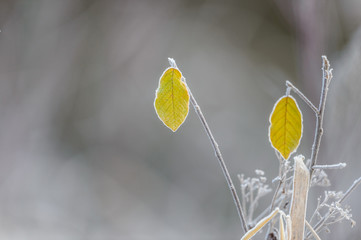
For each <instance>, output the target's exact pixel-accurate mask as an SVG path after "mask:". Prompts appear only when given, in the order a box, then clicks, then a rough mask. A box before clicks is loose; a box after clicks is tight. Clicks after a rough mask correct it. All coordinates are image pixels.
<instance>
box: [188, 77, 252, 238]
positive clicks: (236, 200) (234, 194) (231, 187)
mask: <svg viewBox="0 0 361 240" xmlns="http://www.w3.org/2000/svg"><path fill="white" fill-rule="evenodd" d="M184 82H185V79H184ZM187 88H188V93H189V97H190V102H191V103H192V105H193V107H194V110H195V112H196V114H197V115H198V117H199V119H200V121H201V123H202V125H203V128H204V130H205V131H206V133H207V135H208V138H209V140H210V141H211V144H212V147H213V150H214V152H215V155H216V157H217V159H218V161H219V164H220V165H221V168H222V171H223V174H224V177H225V178H226V181H227V184H228V187H229V190H230V191H231V194H232V197H233V201H234V204H235V205H236V208H237V212H238V215H239V218H240V221H241V224H242V227H243V230H244V232H247V231H248V227H247V224H246V218H245V216H244V213H243V209H242V206H241V202H240V200H239V197H238V195H237V191H236V188H235V186H234V184H233V181H232V178H231V176H230V174H229V172H228V169H227V166H226V163H225V162H224V160H223V157H222V154H221V151H220V149H219V147H218V144H217V142H216V140H215V139H214V137H213V134H212V132H211V129H210V128H209V126H208V123H207V121H206V119H205V117H204V115H203V113H202V111H201V108H200V107H199V105H198V103H197V101H196V99H195V98H194V96H193V94H192V92H191V90H190V89H189V87H188V86H187Z"/></svg>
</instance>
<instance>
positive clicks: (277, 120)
mask: <svg viewBox="0 0 361 240" xmlns="http://www.w3.org/2000/svg"><path fill="white" fill-rule="evenodd" d="M269 121H270V124H271V125H270V127H269V139H270V142H271V144H272V147H274V148H275V149H276V150H277V151H278V152H279V153H280V154H281V155H282V156H283V158H284V159H285V160H287V159H288V158H289V157H290V155H291V154H292V153H293V152H295V151H296V149H297V147H298V145H299V144H300V140H301V137H302V128H303V125H302V113H301V111H300V109H299V107H298V105H297V103H296V100H295V99H294V98H293V97H291V96H283V97H281V98H280V99H279V100H278V101H277V103H276V104H275V106H274V107H273V111H272V113H271V116H270V119H269Z"/></svg>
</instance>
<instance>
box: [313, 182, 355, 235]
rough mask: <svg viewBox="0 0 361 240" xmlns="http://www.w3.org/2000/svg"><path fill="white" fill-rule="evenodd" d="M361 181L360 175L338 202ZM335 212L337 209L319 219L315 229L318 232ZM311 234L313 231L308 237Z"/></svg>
mask: <svg viewBox="0 0 361 240" xmlns="http://www.w3.org/2000/svg"><path fill="white" fill-rule="evenodd" d="M360 183H361V177H359V178H358V179H356V180H355V181H354V182H353V184H352V185H351V186H350V187H349V188H348V189H347V191H346V192H345V193H344V195H343V196H342V198H340V200H338V201H337V203H338V204H341V203H342V202H343V201H344V200H345V199H346V198H347V197H348V196H349V195H350V194H351V193H352V192H353V190H355V189H356V187H357V186H358V185H360ZM334 212H335V210H332V211H329V212H328V213H327V214H326V215H325V216H323V217H322V218H321V219H320V221H318V222H317V223H316V225H315V226H314V227H313V229H315V231H316V232H318V231H319V230H320V229H321V228H322V226H323V224H324V223H325V222H326V221H327V220H328V218H329V217H330V216H331V215H332V214H333V213H334ZM310 235H311V233H308V234H307V238H309V237H310Z"/></svg>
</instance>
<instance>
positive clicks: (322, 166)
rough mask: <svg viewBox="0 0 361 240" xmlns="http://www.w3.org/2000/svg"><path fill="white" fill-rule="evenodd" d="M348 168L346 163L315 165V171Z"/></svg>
mask: <svg viewBox="0 0 361 240" xmlns="http://www.w3.org/2000/svg"><path fill="white" fill-rule="evenodd" d="M345 167H346V163H338V164H330V165H315V166H313V169H325V170H326V169H342V168H345Z"/></svg>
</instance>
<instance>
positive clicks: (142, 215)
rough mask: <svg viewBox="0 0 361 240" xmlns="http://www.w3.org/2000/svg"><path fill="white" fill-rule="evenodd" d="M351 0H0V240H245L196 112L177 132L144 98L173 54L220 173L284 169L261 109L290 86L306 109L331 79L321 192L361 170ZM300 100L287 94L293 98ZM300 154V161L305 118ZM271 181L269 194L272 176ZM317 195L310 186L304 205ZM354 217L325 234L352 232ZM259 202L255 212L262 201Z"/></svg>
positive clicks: (351, 235) (308, 140) (357, 210)
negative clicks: (326, 180)
mask: <svg viewBox="0 0 361 240" xmlns="http://www.w3.org/2000/svg"><path fill="white" fill-rule="evenodd" d="M360 9H361V1H359V0H348V1H342V0H330V1H326V0H317V1H316V0H303V1H299V0H293V1H292V0H290V1H285V0H283V1H282V0H273V1H272V0H270V1H259V0H253V1H251V0H248V1H245V0H225V1H216V0H213V1H207V0H203V1H199V0H184V1H170V0H169V1H166V0H164V1H150V0H149V1H146V0H143V1H140V0H133V1H131V0H128V1H126V0H119V1H116V0H93V1H91V0H7V1H6V0H1V1H0V29H1V33H0V239H6V240H13V239H14V240H15V239H16V240H18V239H31V240H32V239H37V240H42V239H47V240H53V239H56V240H58V239H59V240H60V239H61V240H62V239H69V240H71V239H76V240H79V239H84V240H85V239H86V240H97V239H99V240H100V239H124V240H128V239H129V240H133V239H134V240H143V239H146V240H148V239H150V240H152V239H157V240H166V239H167V240H169V239H172V240H173V239H174V240H178V239H179V240H181V239H182V240H183V239H191V240H193V239H201V240H203V239H204V240H208V239H239V238H240V237H241V234H242V229H241V225H240V223H239V220H238V216H237V213H236V210H235V207H234V205H233V201H232V198H231V195H230V193H229V190H228V189H227V186H226V183H225V180H224V177H223V175H222V172H221V169H220V168H219V166H218V162H217V160H216V158H215V156H214V154H213V151H212V148H211V145H210V143H209V141H208V139H207V136H206V134H205V132H204V131H203V129H202V127H201V124H200V122H199V121H198V118H197V116H196V115H195V113H194V111H193V109H191V111H190V114H189V116H188V118H187V120H186V122H185V123H184V124H183V125H182V127H181V128H180V129H179V130H178V131H177V132H176V133H175V134H174V133H172V132H171V131H170V130H169V129H168V128H166V127H165V126H163V124H162V123H161V122H160V121H159V119H158V117H157V116H156V114H155V111H154V107H153V100H154V93H155V89H156V88H157V85H158V79H159V77H160V75H161V73H162V72H163V70H164V69H165V68H166V67H168V62H167V57H173V58H175V59H176V61H177V64H178V67H179V68H180V69H181V71H182V72H183V74H184V76H185V77H186V78H187V82H188V85H189V86H190V88H191V89H192V91H193V94H194V95H195V97H196V98H197V99H198V102H199V104H200V106H201V107H202V110H203V112H204V114H205V116H206V118H207V119H208V121H209V125H210V127H211V128H212V130H213V133H214V135H215V137H216V139H217V141H218V142H219V144H220V148H221V150H222V151H223V155H224V158H225V161H226V163H227V164H228V167H229V170H230V173H231V175H232V177H233V179H234V181H235V183H237V185H238V182H237V177H236V176H237V174H238V173H244V174H245V175H246V176H251V177H252V176H255V173H254V170H255V169H262V170H265V171H266V175H267V177H268V180H269V182H270V181H271V180H272V179H273V178H274V177H275V176H276V175H277V174H278V160H277V158H276V156H275V154H274V151H273V149H272V147H271V146H270V144H269V142H268V136H267V134H268V125H269V123H268V116H269V114H270V112H271V110H272V107H273V104H274V102H275V101H276V100H277V99H278V98H279V97H281V96H282V95H283V94H284V92H285V85H284V83H285V80H290V81H292V82H293V83H294V84H295V85H296V86H298V87H299V88H300V89H301V90H302V91H303V92H304V93H305V94H306V95H307V96H308V97H309V98H310V99H311V100H312V101H313V102H314V103H315V104H318V99H319V92H320V88H321V70H320V69H321V55H322V54H325V55H327V56H328V57H329V59H330V61H331V65H332V67H333V68H334V79H333V82H332V85H331V89H330V91H329V96H328V102H327V109H326V118H325V135H324V138H323V142H322V145H321V152H320V156H319V163H330V164H331V163H338V162H340V161H342V162H346V163H347V164H348V167H347V168H345V169H343V170H339V171H330V172H329V173H330V178H331V180H332V186H331V187H329V188H327V189H328V190H336V191H339V190H345V189H346V188H348V186H349V185H351V183H352V182H353V181H354V179H355V178H357V177H359V176H360V175H361V173H360V169H361V159H360V156H361V147H360V142H361V111H360V104H361V94H360V92H361V83H360V80H361V79H360V74H359V70H360V65H361V55H360V52H361V10H360ZM296 98H297V97H296ZM297 100H298V103H299V105H300V107H301V109H302V111H303V115H304V129H305V132H304V135H303V139H302V142H301V146H300V148H299V150H298V153H302V154H304V155H305V156H306V157H309V156H310V152H311V150H310V149H311V145H312V140H313V129H314V123H315V121H314V115H313V113H312V112H311V110H310V109H308V108H307V106H306V105H305V104H304V103H302V102H301V101H300V99H299V98H297ZM270 185H271V186H272V187H274V186H273V185H272V184H271V183H270ZM323 190H324V189H321V188H315V189H313V190H312V191H311V192H310V196H309V197H310V198H309V199H310V200H309V205H310V208H311V210H313V206H314V205H315V203H316V198H317V197H318V196H319V195H320V194H322V191H323ZM360 197H361V189H357V190H356V191H355V192H354V193H353V194H352V195H351V197H350V198H349V199H348V200H347V204H349V205H351V207H352V209H353V215H354V219H355V220H356V222H358V225H356V227H355V228H352V229H351V227H350V224H349V223H348V222H346V223H344V224H338V225H335V226H334V227H333V228H332V234H326V235H325V234H323V235H322V236H323V237H324V239H359V238H360V235H361V230H360V228H359V225H360V224H361V206H360V203H359V199H360ZM270 198H271V196H268V197H267V198H265V199H264V200H263V201H262V202H261V203H262V204H263V205H262V204H261V206H260V208H259V209H258V210H257V211H256V213H259V212H260V211H261V210H262V208H263V207H265V206H267V205H268V204H269V202H270Z"/></svg>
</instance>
